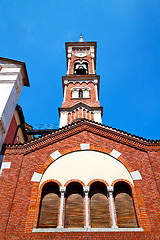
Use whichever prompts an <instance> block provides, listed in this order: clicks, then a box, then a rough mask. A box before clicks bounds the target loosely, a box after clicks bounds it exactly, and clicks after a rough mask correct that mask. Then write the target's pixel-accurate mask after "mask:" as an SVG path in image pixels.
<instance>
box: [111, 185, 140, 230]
mask: <svg viewBox="0 0 160 240" xmlns="http://www.w3.org/2000/svg"><path fill="white" fill-rule="evenodd" d="M114 199H115V209H116V216H117V224H118V227H120V228H136V227H138V223H137V217H136V212H135V208H134V202H133V198H132V189H131V186H130V185H129V184H128V183H127V182H126V181H118V182H116V183H115V185H114Z"/></svg>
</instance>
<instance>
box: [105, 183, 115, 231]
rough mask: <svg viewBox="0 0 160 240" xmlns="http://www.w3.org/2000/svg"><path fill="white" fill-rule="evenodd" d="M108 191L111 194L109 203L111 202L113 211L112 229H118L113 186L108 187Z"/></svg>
mask: <svg viewBox="0 0 160 240" xmlns="http://www.w3.org/2000/svg"><path fill="white" fill-rule="evenodd" d="M107 191H108V194H109V201H110V209H111V217H112V228H118V226H117V225H116V218H115V212H114V200H113V191H114V188H113V186H108V187H107Z"/></svg>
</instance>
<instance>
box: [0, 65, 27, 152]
mask: <svg viewBox="0 0 160 240" xmlns="http://www.w3.org/2000/svg"><path fill="white" fill-rule="evenodd" d="M8 66H9V65H7V64H6V65H5V64H4V65H3V66H2V70H1V71H0V119H1V121H2V122H3V123H4V127H5V132H3V133H2V132H1V134H0V150H1V147H2V144H3V142H4V140H5V137H6V134H7V131H8V128H9V125H10V122H11V119H12V116H13V113H14V111H15V108H16V105H17V103H18V99H19V97H20V94H21V91H22V87H23V82H22V75H21V72H20V71H21V69H20V68H17V67H8Z"/></svg>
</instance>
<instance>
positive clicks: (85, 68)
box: [59, 36, 103, 128]
mask: <svg viewBox="0 0 160 240" xmlns="http://www.w3.org/2000/svg"><path fill="white" fill-rule="evenodd" d="M96 47H97V43H96V42H91V41H89V42H84V40H83V37H82V36H80V40H79V42H66V58H67V75H66V76H65V77H62V83H63V96H64V98H63V102H62V107H61V108H59V116H60V126H59V127H60V128H61V127H64V126H66V125H68V124H70V123H72V122H73V121H76V120H77V119H81V118H86V119H88V120H92V121H95V122H98V123H102V115H103V107H100V103H99V81H100V76H98V75H96Z"/></svg>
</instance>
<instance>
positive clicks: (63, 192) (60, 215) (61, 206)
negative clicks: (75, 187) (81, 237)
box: [58, 187, 66, 228]
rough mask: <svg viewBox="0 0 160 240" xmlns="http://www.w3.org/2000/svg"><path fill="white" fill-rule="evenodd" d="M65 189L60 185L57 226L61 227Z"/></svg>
mask: <svg viewBox="0 0 160 240" xmlns="http://www.w3.org/2000/svg"><path fill="white" fill-rule="evenodd" d="M65 191H66V187H60V193H61V203H60V213H59V225H58V228H63V227H64V226H63V209H64V194H65Z"/></svg>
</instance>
